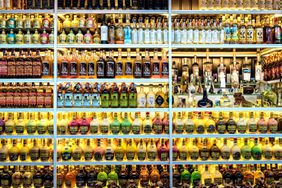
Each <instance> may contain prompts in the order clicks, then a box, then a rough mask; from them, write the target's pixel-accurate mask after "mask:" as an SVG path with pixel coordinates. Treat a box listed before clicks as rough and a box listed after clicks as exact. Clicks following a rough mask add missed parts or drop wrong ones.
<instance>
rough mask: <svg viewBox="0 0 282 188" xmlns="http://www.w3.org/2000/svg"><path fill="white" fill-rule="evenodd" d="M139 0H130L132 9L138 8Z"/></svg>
mask: <svg viewBox="0 0 282 188" xmlns="http://www.w3.org/2000/svg"><path fill="white" fill-rule="evenodd" d="M138 2H139V0H132V9H134V10H137V9H138V8H139V3H138Z"/></svg>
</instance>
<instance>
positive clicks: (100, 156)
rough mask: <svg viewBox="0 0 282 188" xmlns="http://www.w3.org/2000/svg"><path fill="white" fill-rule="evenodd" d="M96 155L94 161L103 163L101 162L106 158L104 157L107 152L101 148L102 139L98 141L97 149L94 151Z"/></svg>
mask: <svg viewBox="0 0 282 188" xmlns="http://www.w3.org/2000/svg"><path fill="white" fill-rule="evenodd" d="M93 152H94V153H93V154H94V159H95V160H96V161H101V160H103V158H104V155H105V150H104V148H103V147H102V146H101V140H100V139H98V140H97V147H96V148H95V149H94V151H93Z"/></svg>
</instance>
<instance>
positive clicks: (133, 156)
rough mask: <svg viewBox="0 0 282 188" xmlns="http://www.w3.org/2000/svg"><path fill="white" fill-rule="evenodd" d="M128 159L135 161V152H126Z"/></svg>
mask: <svg viewBox="0 0 282 188" xmlns="http://www.w3.org/2000/svg"><path fill="white" fill-rule="evenodd" d="M126 158H127V160H130V161H131V160H133V159H134V158H135V152H130V151H129V152H126Z"/></svg>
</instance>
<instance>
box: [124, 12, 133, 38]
mask: <svg viewBox="0 0 282 188" xmlns="http://www.w3.org/2000/svg"><path fill="white" fill-rule="evenodd" d="M123 30H124V44H131V43H132V40H131V38H132V29H131V26H130V20H129V18H126V23H125V25H124V27H123Z"/></svg>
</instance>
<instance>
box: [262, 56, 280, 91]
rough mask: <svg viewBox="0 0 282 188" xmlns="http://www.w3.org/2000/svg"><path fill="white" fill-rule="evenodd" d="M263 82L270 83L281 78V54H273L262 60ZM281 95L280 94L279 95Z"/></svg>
mask: <svg viewBox="0 0 282 188" xmlns="http://www.w3.org/2000/svg"><path fill="white" fill-rule="evenodd" d="M264 64H265V66H264V80H265V81H271V80H276V79H281V78H282V69H281V67H282V52H281V51H279V52H274V53H271V54H269V56H266V57H265V58H264ZM280 95H281V94H280Z"/></svg>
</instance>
